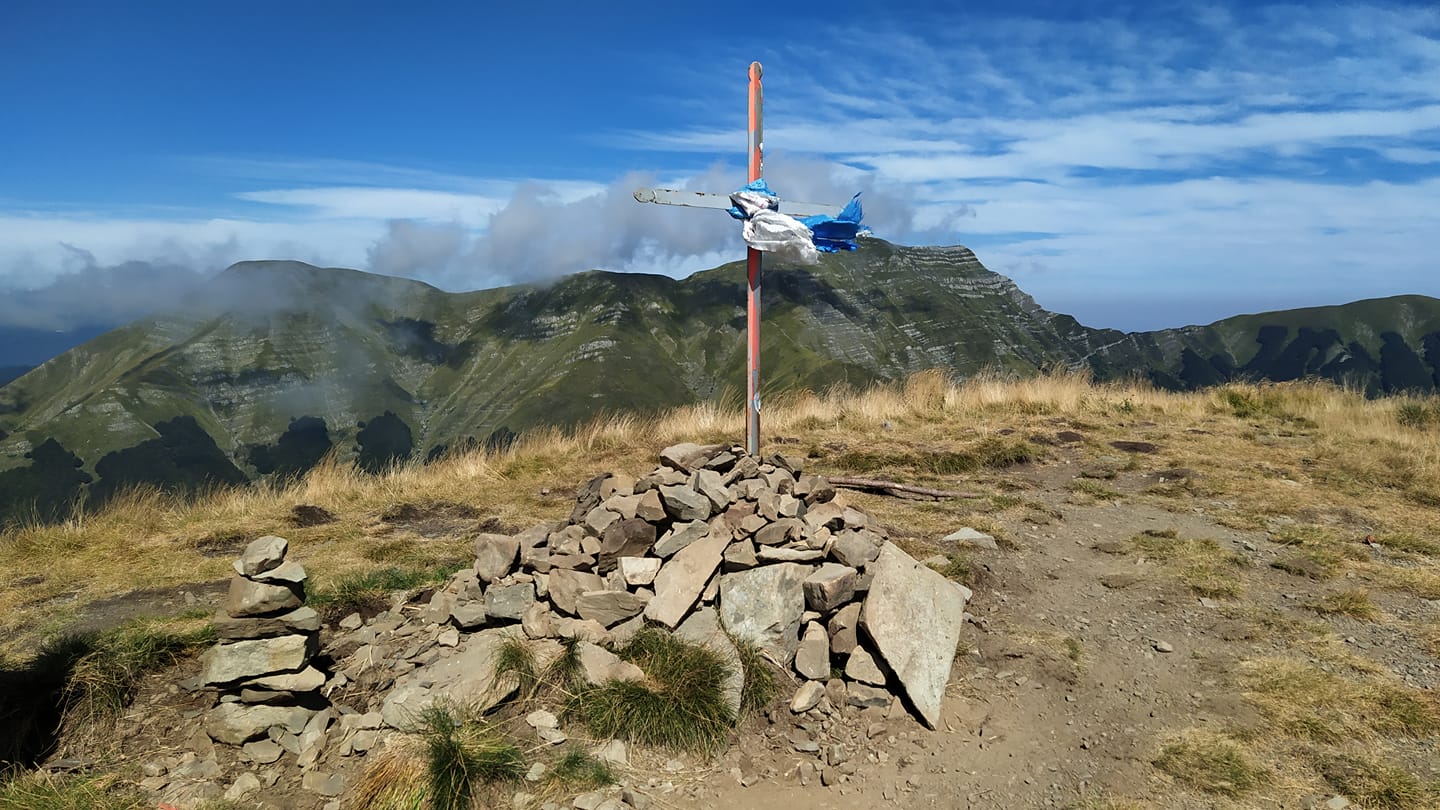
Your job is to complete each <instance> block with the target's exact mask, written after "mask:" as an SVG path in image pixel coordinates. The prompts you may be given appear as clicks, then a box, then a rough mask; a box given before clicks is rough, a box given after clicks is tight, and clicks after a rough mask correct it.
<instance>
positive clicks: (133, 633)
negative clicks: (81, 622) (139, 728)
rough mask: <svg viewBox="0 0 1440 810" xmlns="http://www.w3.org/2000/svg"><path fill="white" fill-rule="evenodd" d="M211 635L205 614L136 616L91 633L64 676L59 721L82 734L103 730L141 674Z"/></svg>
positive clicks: (130, 694)
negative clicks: (190, 616)
mask: <svg viewBox="0 0 1440 810" xmlns="http://www.w3.org/2000/svg"><path fill="white" fill-rule="evenodd" d="M214 641H215V627H214V625H212V624H211V623H210V622H209V620H208V619H188V620H178V621H177V620H165V619H139V620H136V621H132V622H130V623H128V624H126V625H123V626H121V627H118V628H116V629H114V630H110V631H107V632H104V633H101V634H99V635H97V636H94V637H93V639H92V640H91V641H89V642H88V646H89V650H88V652H86V653H85V654H83V655H81V656H80V657H79V658H78V659H77V660H76V661H75V663H74V666H73V667H72V668H71V670H70V674H69V678H68V679H67V680H66V683H65V688H64V691H63V693H62V697H61V700H62V704H63V706H64V714H63V720H62V725H63V727H64V728H65V729H66V731H67V733H72V734H78V735H81V736H89V735H96V734H101V733H103V732H104V731H106V730H108V729H109V728H111V727H112V726H113V725H114V723H115V719H116V718H117V717H119V716H120V712H121V711H122V710H124V708H125V707H126V706H128V705H130V701H131V700H133V699H134V697H135V692H136V690H137V689H138V688H139V685H140V679H141V678H142V677H144V676H145V675H146V674H147V673H150V672H154V671H157V670H160V669H164V668H166V667H169V666H172V665H174V664H175V663H176V662H178V661H179V660H181V659H182V658H185V657H187V656H190V655H193V654H195V653H196V652H199V651H200V650H201V649H203V648H204V647H206V646H209V645H210V644H212V643H214ZM82 643H83V642H82Z"/></svg>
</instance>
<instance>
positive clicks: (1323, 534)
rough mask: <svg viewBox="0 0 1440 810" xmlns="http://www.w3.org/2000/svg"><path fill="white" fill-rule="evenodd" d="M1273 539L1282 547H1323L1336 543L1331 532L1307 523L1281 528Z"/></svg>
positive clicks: (1276, 531)
mask: <svg viewBox="0 0 1440 810" xmlns="http://www.w3.org/2000/svg"><path fill="white" fill-rule="evenodd" d="M1272 537H1273V538H1274V540H1275V542H1277V543H1279V544H1280V545H1282V546H1323V545H1328V544H1330V543H1333V542H1335V537H1334V535H1332V534H1330V532H1328V531H1326V530H1325V529H1324V528H1322V527H1320V526H1312V525H1310V524H1307V523H1292V524H1290V525H1288V526H1281V527H1280V528H1279V529H1276V530H1275V533H1274V534H1273V535H1272Z"/></svg>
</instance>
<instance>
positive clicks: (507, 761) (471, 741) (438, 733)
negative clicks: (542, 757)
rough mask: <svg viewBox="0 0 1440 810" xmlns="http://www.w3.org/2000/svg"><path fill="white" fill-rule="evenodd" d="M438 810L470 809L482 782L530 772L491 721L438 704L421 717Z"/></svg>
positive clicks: (512, 779)
mask: <svg viewBox="0 0 1440 810" xmlns="http://www.w3.org/2000/svg"><path fill="white" fill-rule="evenodd" d="M420 723H421V730H420V734H421V736H422V738H423V739H424V741H425V759H426V773H427V775H428V777H429V785H430V799H431V801H432V803H433V804H432V806H433V807H434V808H435V810H468V808H470V807H471V806H472V802H474V800H475V795H476V793H477V791H478V790H479V789H480V787H481V786H483V785H487V784H491V783H495V782H515V781H518V780H519V779H521V778H522V777H523V776H524V775H525V755H524V753H522V752H521V750H520V748H519V747H518V746H516V745H515V744H514V743H511V742H509V741H508V740H506V739H505V738H504V737H503V736H501V735H500V734H499V733H498V732H496V731H495V730H494V729H492V728H491V727H490V726H489V725H488V724H487V723H484V722H480V721H477V720H471V719H468V718H465V717H464V716H463V714H462V713H460V712H459V711H457V710H455V709H453V708H450V707H448V706H441V705H435V706H431V707H430V708H428V709H426V710H425V711H424V712H423V713H421V715H420Z"/></svg>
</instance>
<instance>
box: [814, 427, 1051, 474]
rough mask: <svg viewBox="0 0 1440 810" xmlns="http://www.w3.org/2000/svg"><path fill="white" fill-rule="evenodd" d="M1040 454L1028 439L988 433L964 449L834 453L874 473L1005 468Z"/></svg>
mask: <svg viewBox="0 0 1440 810" xmlns="http://www.w3.org/2000/svg"><path fill="white" fill-rule="evenodd" d="M1037 458H1039V451H1038V450H1036V449H1035V446H1034V445H1032V444H1030V443H1029V442H1025V441H1021V440H1012V439H1007V438H1005V437H1002V436H989V437H986V438H984V439H981V440H980V441H979V442H976V443H975V444H974V445H972V446H971V447H969V448H966V449H964V450H941V451H933V452H932V451H925V450H919V449H915V450H910V451H909V452H889V453H886V452H879V451H875V450H851V451H848V452H845V453H841V454H840V455H838V456H835V457H834V458H833V459H832V461H833V463H834V464H835V465H836V466H838V467H840V468H842V469H845V470H850V471H853V472H861V473H873V472H880V471H883V470H893V469H903V470H910V471H913V472H917V473H928V474H931V475H960V474H963V473H973V472H978V471H980V470H984V469H1003V468H1005V467H1011V466H1014V465H1016V464H1024V463H1027V462H1030V461H1034V460H1035V459H1037Z"/></svg>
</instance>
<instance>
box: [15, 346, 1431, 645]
mask: <svg viewBox="0 0 1440 810" xmlns="http://www.w3.org/2000/svg"><path fill="white" fill-rule="evenodd" d="M1416 402H1417V401H1416V400H1405V401H1403V402H1402V401H1398V400H1395V401H1392V400H1378V401H1372V400H1366V399H1365V398H1364V397H1362V396H1360V395H1359V394H1357V393H1354V392H1347V391H1344V390H1342V389H1339V388H1336V387H1334V386H1331V385H1325V384H1312V383H1287V384H1281V385H1263V386H1241V385H1231V386H1225V387H1223V388H1221V389H1217V390H1215V391H1208V392H1199V393H1193V394H1185V393H1169V392H1164V391H1157V390H1153V389H1150V388H1148V387H1146V386H1144V385H1139V384H1128V383H1115V384H1096V383H1094V382H1092V381H1091V380H1090V379H1089V378H1088V377H1087V376H1086V375H1085V374H1074V373H1066V372H1055V373H1051V374H1046V375H1041V376H1036V377H1031V378H1026V379H1019V380H1017V379H1011V378H1006V377H1003V376H998V375H997V376H983V375H982V376H979V377H974V378H971V379H969V380H966V381H965V382H963V383H957V382H955V381H953V380H951V379H950V378H949V377H947V376H946V375H945V374H943V373H941V372H933V371H932V372H924V373H921V374H917V375H914V376H912V377H911V378H909V379H908V380H907V381H905V382H904V383H902V384H898V385H886V386H878V387H875V388H872V389H868V390H864V391H854V390H849V389H844V388H836V389H832V390H829V391H823V392H818V393H816V392H806V391H798V392H788V393H785V394H780V395H776V396H773V397H771V398H770V399H769V400H768V401H767V406H766V421H765V432H766V435H767V437H769V436H779V437H784V438H785V443H784V444H783V445H771V446H770V447H769V448H767V449H773V450H783V451H785V452H801V453H803V452H804V451H806V450H807V449H808V450H810V451H811V453H812V459H811V466H812V467H813V468H815V469H817V470H818V471H820V472H827V471H829V472H838V471H839V470H840V467H839V466H838V465H839V462H840V461H842V460H845V459H846V458H847V457H848V458H849V459H850V460H851V461H857V460H862V461H863V460H865V459H870V460H872V461H873V460H874V459H880V460H882V461H883V462H884V464H883V465H882V466H881V467H880V468H878V469H884V470H885V471H886V472H887V473H896V474H897V475H899V476H902V477H907V478H911V479H914V480H916V481H927V482H933V483H937V484H939V485H942V486H951V487H955V488H961V489H977V488H978V489H982V490H983V489H985V488H987V487H988V488H992V489H995V490H999V489H1000V488H1001V487H1002V485H1003V484H1007V483H1008V484H1013V483H1015V479H1014V477H1013V476H1010V475H1008V473H1006V472H1005V471H1003V465H1005V464H1011V463H1015V462H1017V461H1024V460H1026V459H1040V462H1039V463H1042V464H1043V463H1045V462H1044V454H1045V453H1046V452H1048V451H1047V450H1046V449H1045V448H1044V446H1043V444H1033V443H1031V442H1030V438H1031V437H1039V438H1040V439H1043V438H1044V437H1045V436H1048V435H1053V433H1054V432H1055V431H1056V430H1057V429H1059V428H1060V427H1066V428H1070V427H1073V428H1076V429H1079V430H1082V431H1083V432H1084V434H1085V436H1086V446H1087V447H1092V446H1093V447H1099V448H1103V447H1104V442H1105V441H1108V440H1110V439H1120V438H1126V439H1134V438H1137V435H1136V434H1137V431H1139V432H1143V433H1144V435H1143V436H1140V437H1139V438H1146V439H1148V440H1152V441H1155V442H1157V443H1159V444H1161V445H1162V446H1163V451H1162V453H1161V454H1159V455H1156V456H1146V457H1140V456H1138V455H1137V456H1134V457H1132V459H1131V466H1132V467H1137V468H1138V469H1141V470H1143V469H1145V468H1152V469H1156V470H1163V469H1167V468H1175V467H1185V468H1189V469H1193V470H1197V471H1199V472H1200V473H1201V475H1200V476H1199V477H1191V478H1185V479H1183V480H1184V481H1185V485H1184V486H1171V485H1170V484H1169V483H1167V484H1164V485H1157V486H1156V487H1152V488H1151V489H1152V490H1155V494H1150V495H1140V496H1138V497H1141V498H1152V499H1154V500H1155V501H1156V502H1158V503H1162V504H1167V505H1170V506H1172V507H1173V508H1176V509H1178V510H1188V509H1189V504H1190V503H1191V502H1193V501H1194V500H1195V499H1198V498H1205V499H1209V500H1210V501H1215V502H1229V501H1233V502H1236V504H1237V505H1236V506H1234V507H1214V508H1213V509H1212V511H1213V513H1214V514H1215V517H1216V519H1217V520H1220V521H1222V522H1224V523H1226V524H1227V525H1243V526H1248V527H1255V526H1257V525H1263V524H1264V522H1265V520H1266V519H1268V518H1269V517H1272V516H1279V515H1292V516H1293V515H1298V514H1300V513H1302V512H1306V511H1315V512H1320V513H1333V512H1337V511H1343V510H1350V511H1352V512H1356V513H1363V514H1364V515H1365V516H1366V519H1367V520H1368V521H1369V522H1370V523H1372V524H1373V529H1372V530H1374V531H1376V532H1377V534H1378V535H1379V536H1381V537H1382V538H1387V539H1389V538H1395V539H1392V540H1391V546H1390V547H1391V548H1394V549H1395V551H1396V552H1397V553H1403V554H1405V555H1410V559H1411V560H1412V562H1415V563H1417V564H1416V565H1415V566H1414V567H1412V568H1410V569H1398V568H1396V569H1394V570H1396V571H1401V570H1409V571H1410V572H1411V573H1398V574H1395V575H1394V576H1393V577H1391V578H1390V579H1388V580H1386V581H1387V582H1389V583H1390V584H1389V585H1385V584H1383V583H1382V587H1391V586H1393V587H1395V588H1397V589H1399V590H1403V591H1406V592H1409V593H1415V594H1427V593H1440V578H1437V577H1436V574H1435V563H1434V561H1433V556H1429V555H1433V552H1434V550H1435V547H1434V545H1433V544H1431V543H1427V542H1426V541H1425V539H1424V538H1427V537H1432V536H1436V535H1440V510H1433V509H1424V508H1418V507H1419V506H1420V505H1422V504H1423V503H1424V502H1426V499H1427V498H1435V497H1440V431H1436V430H1430V429H1424V430H1421V429H1416V428H1415V427H1413V426H1410V425H1406V424H1402V423H1401V421H1399V419H1398V417H1397V413H1398V412H1399V409H1400V408H1401V407H1402V406H1403V405H1406V404H1409V405H1411V406H1414V405H1416ZM1419 402H1420V404H1423V405H1425V406H1426V407H1430V400H1423V401H1419ZM1411 410H1412V411H1413V410H1414V408H1413V407H1412V408H1411ZM1141 424H1143V425H1146V426H1147V427H1144V428H1137V427H1136V425H1141ZM1057 426H1058V427H1057ZM1002 431H1004V432H1003V433H1002ZM742 432H743V424H742V421H741V414H740V413H739V412H738V411H736V410H734V409H733V408H730V407H724V406H722V405H721V404H717V403H700V404H697V405H692V406H689V407H684V408H679V409H676V410H674V411H671V412H669V413H665V414H661V415H659V416H656V417H653V418H639V417H635V416H630V415H618V416H607V417H605V418H603V419H599V420H597V421H595V422H593V423H591V424H588V425H583V426H580V427H577V428H575V429H573V430H566V431H559V430H548V431H547V430H537V431H532V432H530V433H527V434H526V435H524V436H522V437H521V438H520V440H519V441H517V442H516V443H515V444H513V445H512V446H510V447H509V448H506V449H504V450H499V451H492V452H487V451H483V450H480V451H476V452H473V453H469V454H462V455H456V456H452V457H448V458H445V459H443V460H441V461H439V462H437V463H434V464H431V465H428V466H424V465H413V466H405V467H399V468H396V469H394V470H392V471H390V472H387V473H386V474H384V475H380V476H370V475H365V474H362V473H359V472H357V471H355V470H353V469H351V468H349V467H347V466H344V465H341V464H338V463H335V462H334V461H331V462H329V463H327V464H324V465H322V466H321V467H319V468H317V469H316V470H313V471H312V472H311V473H310V474H309V475H308V476H306V477H305V478H304V479H303V480H301V481H298V482H295V483H292V484H290V485H287V486H282V487H276V488H264V487H258V488H249V489H243V490H234V491H225V492H216V493H212V494H210V495H208V496H205V497H203V498H201V499H199V500H197V501H195V502H192V503H187V502H182V501H179V500H176V499H173V498H168V497H164V496H161V495H159V494H156V493H153V492H139V493H133V494H131V495H130V496H128V497H127V498H123V499H120V500H118V501H116V502H114V503H112V504H111V505H110V506H109V507H108V508H107V509H106V510H104V511H103V512H101V513H99V514H96V515H91V516H87V517H84V518H82V519H77V520H74V521H70V522H68V523H65V524H61V525H56V526H28V527H23V528H19V529H15V530H10V531H7V532H5V533H3V534H0V639H3V642H0V645H3V646H4V647H6V648H9V649H11V650H24V649H33V648H34V646H35V644H36V642H37V639H38V638H39V637H40V636H42V635H44V633H46V632H51V631H53V630H55V629H56V625H57V624H59V623H60V622H62V621H63V619H64V616H65V615H66V614H67V613H72V614H73V613H74V612H82V611H84V610H85V605H86V603H89V602H91V601H94V600H96V599H102V598H106V597H115V596H119V595H123V594H126V593H129V592H131V591H132V590H133V589H134V587H135V585H134V583H136V582H145V583H146V584H147V586H150V587H156V588H170V587H176V586H183V585H187V584H190V583H195V582H197V581H207V580H208V581H214V580H220V579H223V578H225V577H227V576H228V566H229V561H230V559H231V557H233V555H234V553H235V551H238V547H239V546H240V544H242V543H243V542H244V541H245V540H248V539H253V538H254V537H256V536H259V535H261V534H266V533H275V534H280V535H282V536H285V537H287V538H289V539H290V541H291V547H292V555H293V556H294V557H295V559H298V560H300V561H301V562H303V563H305V564H306V566H307V567H308V568H309V569H310V571H311V575H312V577H313V580H312V586H313V587H314V588H315V589H317V590H324V589H326V588H330V587H333V586H334V585H336V584H337V583H339V582H340V581H341V579H342V578H343V577H345V576H346V575H349V574H357V573H361V572H366V571H372V570H375V569H377V568H384V567H388V566H394V567H399V568H402V569H419V568H424V567H429V566H431V565H436V564H439V563H442V562H443V561H445V560H446V559H447V558H449V557H452V556H453V555H454V554H455V553H457V552H456V549H460V550H461V551H463V548H461V546H463V536H462V533H461V532H459V531H458V530H457V533H456V535H455V536H454V537H424V536H418V535H415V534H413V533H408V531H407V530H406V529H405V527H404V526H400V525H392V524H388V523H386V522H385V521H384V520H382V519H381V516H382V515H383V514H385V512H386V511H387V510H389V509H391V508H392V507H394V506H395V505H397V504H402V503H411V504H420V505H421V508H422V509H423V508H425V507H424V505H426V504H437V503H450V504H462V505H465V506H468V507H471V508H473V509H474V510H475V511H476V512H478V513H479V514H482V515H485V516H489V517H493V518H494V519H496V520H498V521H500V522H502V523H505V524H509V525H516V526H521V527H524V526H528V525H531V524H532V523H533V522H535V521H538V520H553V519H558V518H560V517H562V516H563V515H564V514H565V513H566V512H567V511H568V509H569V505H570V504H569V497H568V494H569V492H570V491H571V488H573V487H574V486H576V485H578V484H580V483H581V482H583V481H585V480H587V479H588V478H589V477H590V476H592V475H594V474H596V473H598V472H601V471H605V470H621V471H626V472H631V473H641V472H644V471H645V470H648V469H649V468H650V467H652V466H653V464H654V459H655V456H656V454H657V452H658V451H659V449H660V448H662V447H664V446H665V445H667V444H671V443H674V442H676V441H735V440H738V438H739V436H740V435H741V434H742ZM835 445H843V448H842V449H834V447H833V446H835ZM891 462H893V464H892V463H891ZM886 465H888V466H886ZM997 465H1001V466H997ZM1173 480H1175V479H1167V481H1173ZM542 490H549V493H550V494H548V495H544V494H541V493H542ZM1158 490H1164V491H1163V492H1160V491H1158ZM1427 493H1429V494H1428V495H1427ZM1094 494H1096V493H1091V495H1094ZM1098 494H1099V495H1100V496H1101V497H1109V495H1108V492H1106V493H1098ZM850 497H851V498H852V500H853V501H854V502H856V503H860V504H861V505H866V506H869V505H870V504H873V503H877V502H880V498H879V496H865V495H854V496H850ZM1010 497H1013V496H1010ZM299 504H312V505H315V506H320V507H323V508H325V509H327V510H328V511H330V512H331V513H333V514H335V515H336V516H337V520H336V522H334V523H330V524H326V525H321V526H310V527H305V528H300V527H297V526H295V525H293V524H292V522H291V513H292V510H293V508H294V507H295V506H296V505H299ZM1016 505H1017V504H1016V503H1015V502H1013V501H1006V502H1004V503H1000V502H997V503H995V504H994V506H995V507H996V508H999V509H1007V508H1011V507H1014V506H1016ZM924 506H925V505H920V504H914V505H912V504H902V505H898V506H896V505H893V504H887V506H886V510H887V511H889V512H891V513H892V514H895V515H897V516H903V517H904V518H905V520H906V521H907V524H906V525H907V527H913V528H914V530H915V531H916V532H923V533H931V532H933V533H934V534H935V536H936V537H938V536H941V535H943V534H944V533H947V532H948V531H951V530H953V528H954V525H955V520H956V517H955V512H954V510H953V508H952V506H951V505H946V504H940V505H930V507H931V508H930V509H929V510H928V511H927V509H925V508H924ZM911 518H913V519H914V520H913V522H912V521H911ZM1387 529H1389V530H1390V531H1391V534H1389V535H1387V534H1385V531H1386V530H1387ZM942 530H943V531H942ZM1401 532H1403V533H1404V534H1403V535H1402V534H1401ZM1405 538H1411V539H1409V540H1407V539H1405ZM227 540H228V545H227ZM1342 545H1343V543H1342ZM322 548H323V552H322V551H321V549H322ZM1327 548H1328V547H1326V546H1317V547H1316V548H1314V549H1312V548H1309V547H1301V548H1299V549H1297V552H1299V553H1305V554H1311V553H1314V554H1322V553H1323V552H1324V551H1325V550H1326V549H1327ZM396 554H401V555H402V556H403V555H407V554H408V555H409V557H410V558H405V559H395V558H393V555H396ZM1321 562H1322V563H1325V562H1326V560H1321ZM1356 564H1357V561H1355V560H1352V559H1350V558H1349V557H1348V556H1345V555H1344V554H1341V555H1340V557H1339V558H1338V559H1337V560H1334V561H1333V565H1332V567H1333V568H1334V569H1335V573H1337V574H1338V573H1340V572H1343V571H1345V570H1348V569H1349V568H1350V567H1352V566H1355V565H1356ZM1324 568H1325V566H1323V565H1322V566H1321V569H1322V570H1323V569H1324ZM1386 568H1387V569H1391V568H1392V567H1391V566H1386ZM37 573H38V574H39V577H36V576H33V575H35V574H37ZM1228 573H1229V572H1228V570H1227V569H1226V568H1225V566H1224V565H1223V564H1222V565H1220V566H1219V567H1218V568H1215V567H1211V568H1209V569H1205V570H1201V569H1197V570H1196V571H1194V572H1192V577H1191V579H1193V580H1194V583H1195V585H1196V586H1197V587H1199V588H1202V589H1206V590H1211V591H1213V592H1216V593H1220V594H1222V595H1223V594H1224V593H1225V592H1227V591H1229V590H1231V589H1230V588H1229V585H1230V582H1229V577H1227V576H1224V575H1225V574H1228ZM1382 573H1387V574H1388V570H1387V571H1386V572H1382ZM1213 575H1220V576H1218V581H1217V582H1216V583H1214V584H1212V585H1207V584H1206V583H1207V581H1208V580H1210V579H1212V578H1216V577H1215V576H1213ZM37 579H38V581H37Z"/></svg>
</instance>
